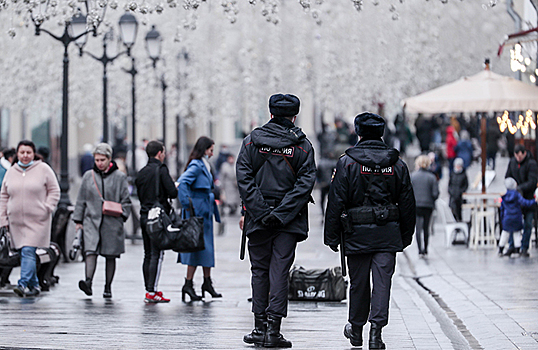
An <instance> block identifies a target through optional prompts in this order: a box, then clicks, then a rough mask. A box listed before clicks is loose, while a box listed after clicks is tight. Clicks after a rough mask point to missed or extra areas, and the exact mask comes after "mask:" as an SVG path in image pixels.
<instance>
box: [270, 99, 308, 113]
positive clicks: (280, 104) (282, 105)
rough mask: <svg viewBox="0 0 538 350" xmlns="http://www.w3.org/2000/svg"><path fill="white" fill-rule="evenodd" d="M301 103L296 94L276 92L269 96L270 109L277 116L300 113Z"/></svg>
mask: <svg viewBox="0 0 538 350" xmlns="http://www.w3.org/2000/svg"><path fill="white" fill-rule="evenodd" d="M300 104H301V102H300V101H299V98H298V97H297V96H295V95H290V94H286V95H283V94H276V95H273V96H271V97H270V98H269V111H270V112H271V114H272V115H273V116H275V117H294V116H296V115H297V114H299V106H300Z"/></svg>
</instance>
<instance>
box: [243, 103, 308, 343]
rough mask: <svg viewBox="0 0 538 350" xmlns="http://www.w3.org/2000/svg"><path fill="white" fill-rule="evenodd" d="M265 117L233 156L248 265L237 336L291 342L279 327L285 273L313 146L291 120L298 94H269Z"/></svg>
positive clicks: (302, 234)
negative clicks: (247, 318)
mask: <svg viewBox="0 0 538 350" xmlns="http://www.w3.org/2000/svg"><path fill="white" fill-rule="evenodd" d="M269 110H270V112H271V120H270V121H269V122H268V123H267V124H265V125H263V126H261V127H259V128H256V129H254V130H253V131H252V133H251V134H250V135H249V136H247V137H245V139H244V140H243V144H242V146H241V151H240V152H239V155H238V157H237V165H236V172H237V184H238V187H239V193H240V195H241V199H242V200H243V206H244V210H245V221H244V227H243V230H244V233H246V235H247V236H248V251H249V256H250V263H251V271H252V280H251V283H252V312H253V313H254V330H253V331H252V332H251V333H249V334H247V335H245V336H244V338H243V341H244V342H245V343H248V344H255V345H257V346H264V347H291V346H292V344H291V342H290V341H288V340H286V339H285V338H284V337H283V336H282V334H281V333H280V325H281V320H282V318H283V317H286V316H287V313H288V276H289V270H290V267H291V265H292V264H293V261H294V259H295V248H296V246H297V242H300V241H303V240H305V239H306V238H307V234H308V209H307V204H308V202H309V200H310V198H311V196H310V194H311V192H312V189H313V187H314V182H315V179H316V165H315V162H314V149H313V148H312V144H311V143H310V141H309V140H308V139H307V138H306V135H305V134H304V133H303V131H302V130H301V129H300V128H298V127H296V126H295V125H294V122H295V118H296V116H297V114H298V113H299V99H298V98H297V97H296V96H294V95H282V94H277V95H273V96H271V98H270V99H269Z"/></svg>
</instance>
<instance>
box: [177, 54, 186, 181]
mask: <svg viewBox="0 0 538 350" xmlns="http://www.w3.org/2000/svg"><path fill="white" fill-rule="evenodd" d="M177 60H178V70H179V74H178V77H179V78H178V89H179V90H180V91H181V79H182V78H183V79H185V78H186V77H187V66H188V64H189V54H188V52H187V51H186V50H185V48H183V49H182V50H181V52H180V53H179V54H178V55H177ZM185 80H186V79H185ZM184 85H185V84H184ZM178 103H179V101H178ZM182 130H183V125H182V120H181V114H180V113H179V112H178V114H177V115H176V145H177V149H176V159H175V160H176V169H177V172H178V175H179V172H180V170H179V169H180V168H181V152H182V150H183V147H182V146H181V142H180V140H181V132H182Z"/></svg>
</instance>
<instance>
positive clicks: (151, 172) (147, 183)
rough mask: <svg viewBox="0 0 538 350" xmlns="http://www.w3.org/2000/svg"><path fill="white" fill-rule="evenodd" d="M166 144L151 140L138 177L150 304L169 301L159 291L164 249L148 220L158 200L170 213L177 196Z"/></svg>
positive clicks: (145, 271) (146, 281)
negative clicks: (153, 237) (150, 230)
mask: <svg viewBox="0 0 538 350" xmlns="http://www.w3.org/2000/svg"><path fill="white" fill-rule="evenodd" d="M165 152H166V151H165V149H164V145H163V144H162V142H159V141H150V142H149V143H148V145H147V146H146V153H147V154H148V158H149V159H148V164H147V165H146V166H145V167H143V168H142V169H140V171H139V172H138V175H137V177H136V180H135V184H136V189H137V191H138V198H139V199H140V226H141V228H142V239H143V240H144V263H143V264H142V272H143V274H144V284H145V287H146V297H145V299H144V301H145V302H146V303H167V302H169V301H170V299H166V298H165V297H164V296H163V294H162V292H160V291H157V284H158V282H159V274H160V271H161V264H162V261H163V256H164V252H163V251H161V250H159V249H158V248H157V247H156V246H155V245H154V244H153V242H151V240H150V238H149V236H148V233H147V231H146V224H147V222H148V212H149V210H150V209H151V208H152V207H153V205H154V204H155V202H157V200H158V201H159V203H161V204H162V205H163V207H164V209H165V210H166V212H167V213H170V211H171V210H173V209H172V206H171V205H170V203H169V202H168V199H169V198H170V199H173V198H176V197H177V188H176V186H175V184H174V181H173V180H172V178H171V177H170V173H169V172H168V167H167V166H166V164H163V161H164V159H165V157H166V153H165ZM157 174H158V176H159V179H158V181H159V197H158V198H157V191H156V187H157Z"/></svg>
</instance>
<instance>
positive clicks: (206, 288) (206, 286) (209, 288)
mask: <svg viewBox="0 0 538 350" xmlns="http://www.w3.org/2000/svg"><path fill="white" fill-rule="evenodd" d="M205 292H208V293H209V294H211V297H213V298H222V294H220V293H217V292H216V291H215V288H213V282H211V277H204V283H203V284H202V298H205Z"/></svg>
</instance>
